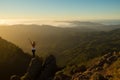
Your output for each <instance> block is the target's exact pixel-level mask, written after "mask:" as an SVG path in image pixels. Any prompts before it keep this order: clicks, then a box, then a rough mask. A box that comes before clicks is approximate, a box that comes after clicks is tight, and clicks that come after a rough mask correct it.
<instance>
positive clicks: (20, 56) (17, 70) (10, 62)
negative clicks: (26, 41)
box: [0, 38, 30, 80]
mask: <svg viewBox="0 0 120 80" xmlns="http://www.w3.org/2000/svg"><path fill="white" fill-rule="evenodd" d="M29 61H30V55H28V54H27V53H24V52H23V51H22V50H21V49H20V48H18V47H17V46H15V45H14V44H12V43H10V42H8V41H6V40H4V39H2V38H0V79H1V80H9V78H10V76H11V75H13V74H19V75H23V74H24V73H25V71H26V69H27V67H28V63H29Z"/></svg>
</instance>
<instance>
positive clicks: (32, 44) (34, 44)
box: [30, 40, 36, 57]
mask: <svg viewBox="0 0 120 80" xmlns="http://www.w3.org/2000/svg"><path fill="white" fill-rule="evenodd" d="M30 43H31V46H32V53H33V57H35V51H36V49H35V46H36V43H35V41H31V40H30Z"/></svg>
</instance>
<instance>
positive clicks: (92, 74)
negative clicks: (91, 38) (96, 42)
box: [71, 52, 120, 80]
mask: <svg viewBox="0 0 120 80" xmlns="http://www.w3.org/2000/svg"><path fill="white" fill-rule="evenodd" d="M119 57H120V52H113V53H108V54H105V55H104V56H103V57H101V59H100V60H99V61H98V62H97V63H95V64H94V65H93V66H91V67H89V68H88V69H87V70H86V71H85V72H83V73H82V72H79V73H76V74H74V75H73V76H72V79H71V80H109V77H108V75H103V74H101V73H102V71H104V70H105V68H104V66H105V65H106V64H107V65H108V66H110V65H111V64H112V63H113V62H115V61H116V60H117V59H118V58H119Z"/></svg>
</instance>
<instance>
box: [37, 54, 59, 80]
mask: <svg viewBox="0 0 120 80" xmlns="http://www.w3.org/2000/svg"><path fill="white" fill-rule="evenodd" d="M56 71H57V65H56V59H55V57H54V56H53V55H50V56H48V57H47V58H46V60H45V63H44V64H43V69H42V71H41V74H40V75H39V77H38V79H37V80H52V79H53V77H54V75H55V72H56Z"/></svg>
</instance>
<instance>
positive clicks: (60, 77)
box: [54, 74, 71, 80]
mask: <svg viewBox="0 0 120 80" xmlns="http://www.w3.org/2000/svg"><path fill="white" fill-rule="evenodd" d="M54 80H71V77H69V76H67V75H64V74H58V75H56V76H55V77H54Z"/></svg>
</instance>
